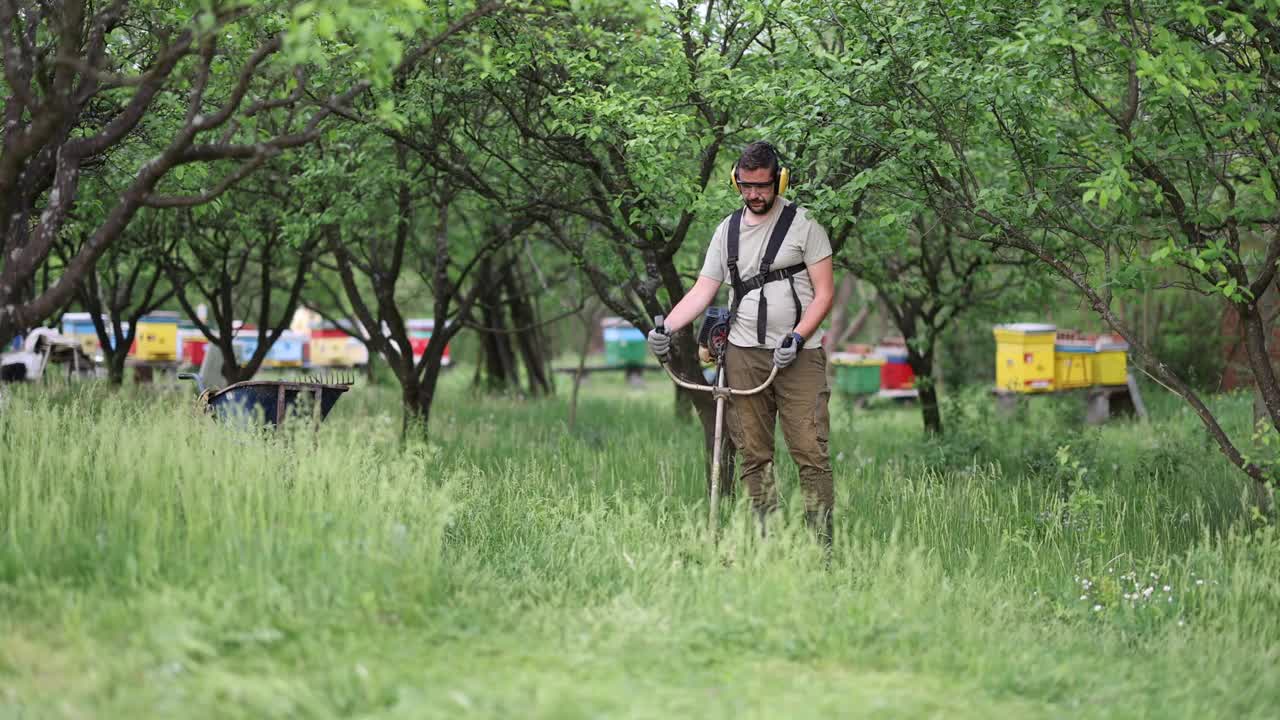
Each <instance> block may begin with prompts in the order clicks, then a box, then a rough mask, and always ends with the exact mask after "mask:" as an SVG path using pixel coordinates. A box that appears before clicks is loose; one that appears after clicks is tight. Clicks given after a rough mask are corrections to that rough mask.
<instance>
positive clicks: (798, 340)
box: [773, 333, 804, 370]
mask: <svg viewBox="0 0 1280 720" xmlns="http://www.w3.org/2000/svg"><path fill="white" fill-rule="evenodd" d="M803 347H804V337H802V336H801V335H800V333H789V334H788V335H787V336H786V337H784V338H782V342H780V343H778V347H777V348H776V349H775V350H774V351H773V364H774V365H777V366H778V369H779V370H781V369H782V368H785V367H787V366H788V365H790V364H791V363H793V362H795V361H796V354H797V353H799V352H800V349H801V348H803Z"/></svg>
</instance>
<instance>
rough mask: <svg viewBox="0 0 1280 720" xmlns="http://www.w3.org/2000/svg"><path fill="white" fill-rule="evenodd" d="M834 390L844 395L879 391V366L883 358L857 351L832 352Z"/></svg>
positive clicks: (869, 393) (873, 393) (882, 363)
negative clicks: (834, 378)
mask: <svg viewBox="0 0 1280 720" xmlns="http://www.w3.org/2000/svg"><path fill="white" fill-rule="evenodd" d="M831 365H832V366H833V367H834V368H835V375H836V390H837V391H839V392H841V393H843V394H845V395H875V394H876V393H877V392H879V391H880V366H881V365H884V358H879V357H872V356H868V355H861V354H858V353H832V355H831Z"/></svg>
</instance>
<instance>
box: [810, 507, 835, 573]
mask: <svg viewBox="0 0 1280 720" xmlns="http://www.w3.org/2000/svg"><path fill="white" fill-rule="evenodd" d="M833 515H834V513H833V512H832V510H831V508H826V509H825V510H805V511H804V525H805V527H807V528H809V531H810V532H812V533H813V534H814V535H815V536H816V537H817V539H818V544H820V545H822V554H823V557H825V558H826V562H827V564H828V565H830V564H831V546H832V537H833V536H834V534H835V518H834V517H833Z"/></svg>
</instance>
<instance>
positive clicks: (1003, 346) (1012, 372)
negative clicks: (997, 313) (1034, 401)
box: [994, 323, 1057, 393]
mask: <svg viewBox="0 0 1280 720" xmlns="http://www.w3.org/2000/svg"><path fill="white" fill-rule="evenodd" d="M994 333H995V336H996V389H997V390H1003V391H1006V392H1018V393H1037V392H1052V391H1053V389H1054V352H1053V342H1054V339H1055V337H1056V336H1057V328H1056V327H1055V326H1053V325H1044V324H1040V323H1014V324H1011V325H997V326H996V327H995V329H994Z"/></svg>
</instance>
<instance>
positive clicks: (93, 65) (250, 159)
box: [0, 0, 503, 345]
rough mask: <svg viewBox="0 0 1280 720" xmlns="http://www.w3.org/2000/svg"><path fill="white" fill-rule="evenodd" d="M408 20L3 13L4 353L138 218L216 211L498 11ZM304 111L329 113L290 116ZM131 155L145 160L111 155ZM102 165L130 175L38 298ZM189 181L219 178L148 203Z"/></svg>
mask: <svg viewBox="0 0 1280 720" xmlns="http://www.w3.org/2000/svg"><path fill="white" fill-rule="evenodd" d="M416 5H417V4H415V3H408V2H406V3H403V4H400V3H394V4H392V3H371V4H370V5H365V4H363V3H360V2H351V3H343V4H342V5H338V6H334V7H327V8H323V9H317V8H316V7H315V6H307V5H306V4H303V5H299V6H298V7H297V8H296V9H295V8H294V7H293V3H291V2H284V1H279V2H264V3H259V4H246V3H243V2H239V1H238V0H214V1H212V2H208V3H201V5H200V9H199V10H196V11H194V12H192V11H190V10H189V9H188V6H185V5H173V6H169V7H167V8H159V7H158V6H156V5H155V4H153V3H142V2H130V0H111V1H110V2H103V3H101V4H95V3H92V2H89V1H88V0H65V1H64V2H59V3H48V2H36V1H34V0H23V1H20V2H19V1H14V2H5V3H0V50H3V53H4V114H5V121H4V125H3V127H2V128H0V146H2V147H3V151H2V152H0V345H5V344H7V343H8V341H9V340H10V339H11V338H12V337H13V336H14V334H15V333H16V332H19V331H20V330H21V329H23V328H26V327H28V326H30V325H33V324H35V323H38V322H40V321H42V320H43V319H44V318H46V317H48V316H49V315H51V314H52V313H53V312H55V311H56V310H58V309H59V308H61V307H62V306H63V305H65V304H66V303H67V302H68V301H69V300H70V299H71V297H72V296H73V295H74V293H75V292H76V288H77V287H78V286H79V285H80V283H81V281H82V280H83V278H84V277H85V276H86V274H87V273H88V272H90V269H91V268H92V267H93V265H94V263H95V262H96V261H97V259H98V258H99V257H101V255H102V254H103V252H105V251H106V249H107V248H108V247H109V246H110V245H111V244H112V243H114V242H115V241H116V239H117V238H118V237H119V236H120V234H121V233H122V232H123V231H124V229H125V228H126V227H127V226H128V224H129V222H130V221H131V220H132V219H133V217H134V215H135V214H136V213H137V212H138V210H139V209H141V208H142V207H144V206H147V205H150V206H153V207H173V206H191V205H197V204H201V203H204V202H208V201H210V200H212V199H213V198H216V197H217V196H218V195H220V194H221V193H223V192H225V191H226V189H227V188H229V187H231V186H232V185H234V184H235V183H237V182H239V181H240V180H241V179H243V178H244V177H246V176H248V175H249V174H250V173H252V172H253V171H254V170H256V169H257V168H258V167H259V166H261V165H262V164H263V163H265V162H266V161H267V160H268V159H270V158H271V157H273V156H275V155H277V154H279V153H280V152H282V151H285V150H287V149H290V148H296V147H299V146H302V145H304V144H306V143H309V142H311V141H313V140H315V139H316V138H317V137H319V135H320V132H321V129H322V128H321V126H322V123H323V122H324V121H325V120H326V119H327V118H328V117H329V116H331V115H332V114H333V113H334V112H335V111H337V110H339V109H341V108H342V107H345V106H347V105H348V104H349V103H350V101H351V100H352V99H353V98H355V97H356V96H358V95H359V94H360V93H362V92H364V91H365V90H367V89H369V88H370V87H373V86H374V85H375V83H378V82H382V83H385V82H386V81H388V80H389V78H390V76H392V75H393V74H394V73H395V72H396V71H397V70H399V69H403V68H406V67H412V66H413V65H414V64H416V63H417V62H419V61H420V60H421V59H422V58H423V57H425V56H426V55H428V54H430V53H431V52H432V51H433V50H434V49H435V48H436V47H437V46H438V45H439V44H440V43H441V42H443V41H444V40H445V39H447V38H449V37H451V36H452V35H454V34H457V33H459V32H461V31H462V30H464V29H466V28H467V27H469V26H470V25H471V24H472V23H473V22H474V21H475V20H476V19H478V18H479V17H482V16H484V15H488V14H490V13H492V12H494V11H496V10H498V9H499V8H500V7H501V6H502V5H503V3H501V2H497V1H490V2H487V3H484V4H481V5H479V6H476V7H474V9H471V8H470V7H455V6H453V5H450V6H449V7H440V6H437V5H432V6H430V9H427V10H424V9H422V8H421V7H416ZM468 10H470V11H469V12H468ZM455 13H456V14H455ZM415 34H417V35H419V36H420V37H419V38H418V39H417V40H416V41H414V42H413V44H412V46H411V49H409V50H407V51H406V50H405V40H406V38H411V37H413V36H414V35H415ZM326 52H329V53H332V55H331V56H329V55H326ZM326 59H329V60H337V61H345V62H337V63H335V64H333V65H329V66H328V68H329V70H328V72H327V74H322V79H323V80H325V81H328V82H325V83H323V85H324V86H316V85H315V84H313V80H314V79H315V76H316V75H317V73H314V72H311V71H312V70H314V67H315V65H314V63H315V62H316V61H317V60H326ZM334 68H336V69H334ZM347 68H354V69H356V70H357V74H355V75H347V74H344V73H343V72H342V70H344V69H347ZM309 96H310V97H326V99H325V100H323V101H321V102H318V103H311V102H308V103H307V105H308V106H309V111H308V112H298V111H299V110H300V109H301V108H302V106H303V104H304V102H303V101H304V100H305V99H308V98H309ZM274 116H283V118H282V120H281V122H280V123H279V124H278V125H277V126H278V127H281V128H283V130H282V131H281V132H278V133H271V132H267V131H264V130H263V129H262V128H263V127H264V124H263V123H262V122H261V121H262V119H263V118H264V117H274ZM265 126H266V127H270V124H266V125H265ZM134 141H142V143H143V145H145V146H146V147H147V148H149V149H148V150H147V151H146V152H142V153H128V152H122V151H123V150H125V149H127V147H128V145H129V143H132V142H134ZM108 157H111V158H115V159H119V160H120V161H121V162H126V163H128V164H129V166H130V168H131V171H130V174H131V176H132V177H131V180H130V182H129V183H128V185H127V186H126V187H125V188H124V189H123V191H122V192H121V193H120V194H119V196H118V197H116V198H114V199H113V202H112V203H111V204H110V205H109V206H108V207H106V208H104V210H105V212H103V214H102V216H101V219H100V221H99V222H98V223H97V224H96V225H95V226H94V227H93V228H92V231H91V232H89V233H88V234H87V235H86V239H85V241H84V243H83V244H82V245H81V247H80V249H79V251H78V252H77V253H76V255H75V256H74V257H72V258H71V259H70V261H69V263H68V264H67V265H66V267H65V268H63V269H62V273H61V277H60V278H59V280H58V281H57V282H54V283H52V284H51V285H49V286H48V287H47V288H44V289H42V290H40V291H39V292H36V290H35V288H34V283H33V279H34V278H35V277H36V274H37V271H39V270H40V268H41V267H43V266H45V265H46V263H47V262H48V261H49V259H50V257H51V254H52V253H53V250H54V247H55V245H56V244H57V242H58V238H59V236H60V234H61V233H62V232H63V229H64V227H65V225H66V223H67V220H68V218H69V217H70V216H71V215H72V213H73V211H74V209H75V207H76V204H77V202H78V199H79V190H80V182H81V177H82V171H83V170H84V169H85V168H91V167H93V166H95V165H97V164H100V163H102V162H103V161H104V160H105V159H106V158H108ZM189 166H212V167H213V168H214V172H216V173H218V174H217V175H216V176H215V177H212V178H211V182H209V183H208V185H207V186H206V187H205V189H203V190H202V191H200V192H198V193H196V194H194V195H180V196H174V195H165V194H163V193H159V194H158V188H159V186H160V185H161V183H162V181H163V180H164V179H165V178H166V177H167V176H168V175H169V174H170V173H171V172H173V171H175V170H177V169H179V168H182V167H189Z"/></svg>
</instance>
